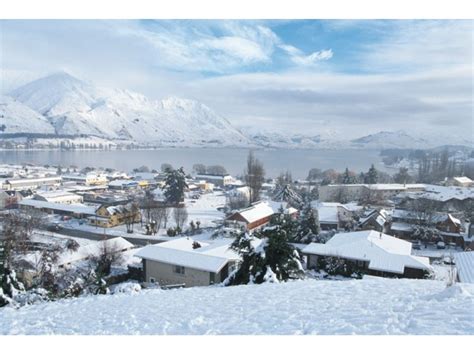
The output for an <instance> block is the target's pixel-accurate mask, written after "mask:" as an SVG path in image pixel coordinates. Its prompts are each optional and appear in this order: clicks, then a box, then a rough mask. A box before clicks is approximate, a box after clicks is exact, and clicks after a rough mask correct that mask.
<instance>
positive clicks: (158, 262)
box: [135, 237, 240, 287]
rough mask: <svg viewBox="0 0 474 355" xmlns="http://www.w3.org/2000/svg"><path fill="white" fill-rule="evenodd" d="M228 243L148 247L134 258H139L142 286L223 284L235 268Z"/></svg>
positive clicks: (174, 242)
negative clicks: (157, 284)
mask: <svg viewBox="0 0 474 355" xmlns="http://www.w3.org/2000/svg"><path fill="white" fill-rule="evenodd" d="M231 243H232V240H228V239H225V240H219V241H216V242H213V243H208V242H203V241H196V240H193V239H192V238H189V237H186V238H178V239H175V240H172V241H169V242H164V243H159V244H154V245H148V246H146V247H144V248H142V249H141V250H140V251H138V252H137V253H136V254H135V256H137V257H140V258H142V261H143V276H144V280H145V282H150V283H155V282H157V283H159V284H160V285H163V286H172V285H173V286H177V285H180V286H184V287H193V286H209V285H212V284H218V283H221V282H222V281H224V280H225V279H226V278H227V277H228V275H229V274H230V273H231V272H232V271H233V270H234V269H235V268H236V267H237V265H238V263H239V261H240V256H239V255H238V254H237V253H236V252H235V251H234V250H232V249H230V245H231Z"/></svg>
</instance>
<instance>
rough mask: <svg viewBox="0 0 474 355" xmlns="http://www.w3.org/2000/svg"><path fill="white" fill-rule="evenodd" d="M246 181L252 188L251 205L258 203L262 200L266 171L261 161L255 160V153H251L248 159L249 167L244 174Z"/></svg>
mask: <svg viewBox="0 0 474 355" xmlns="http://www.w3.org/2000/svg"><path fill="white" fill-rule="evenodd" d="M244 179H245V183H246V184H247V186H248V187H249V188H250V203H253V202H255V201H258V200H259V199H260V191H261V190H262V184H263V182H264V181H265V169H264V168H263V164H262V163H261V162H260V160H258V159H257V158H255V156H254V154H253V151H250V152H249V155H248V157H247V167H246V169H245V172H244Z"/></svg>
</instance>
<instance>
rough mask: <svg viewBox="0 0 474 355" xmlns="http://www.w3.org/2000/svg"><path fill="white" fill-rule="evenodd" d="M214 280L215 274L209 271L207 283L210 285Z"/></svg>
mask: <svg viewBox="0 0 474 355" xmlns="http://www.w3.org/2000/svg"><path fill="white" fill-rule="evenodd" d="M215 282H216V274H215V273H214V272H211V273H209V283H210V284H211V285H212V284H214V283H215Z"/></svg>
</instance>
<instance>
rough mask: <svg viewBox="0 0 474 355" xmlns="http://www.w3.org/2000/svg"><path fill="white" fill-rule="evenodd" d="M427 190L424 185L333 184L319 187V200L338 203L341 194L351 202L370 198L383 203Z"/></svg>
mask: <svg viewBox="0 0 474 355" xmlns="http://www.w3.org/2000/svg"><path fill="white" fill-rule="evenodd" d="M424 190H425V185H424V184H331V185H323V186H320V187H319V200H320V201H322V202H331V201H336V199H337V196H338V195H340V194H341V192H342V193H343V194H344V195H345V197H346V198H347V199H348V200H349V201H356V200H360V199H363V198H369V197H370V199H372V200H374V201H382V200H386V199H389V198H392V197H394V196H396V195H397V194H399V193H402V192H420V191H424Z"/></svg>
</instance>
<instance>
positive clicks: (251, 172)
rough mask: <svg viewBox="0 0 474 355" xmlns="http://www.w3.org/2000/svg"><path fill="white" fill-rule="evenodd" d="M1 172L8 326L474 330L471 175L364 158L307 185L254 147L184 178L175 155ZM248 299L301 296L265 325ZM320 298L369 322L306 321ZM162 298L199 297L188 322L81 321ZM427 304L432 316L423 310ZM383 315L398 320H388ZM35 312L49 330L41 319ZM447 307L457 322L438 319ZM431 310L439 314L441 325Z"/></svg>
mask: <svg viewBox="0 0 474 355" xmlns="http://www.w3.org/2000/svg"><path fill="white" fill-rule="evenodd" d="M0 176H1V178H0V188H1V190H0V208H1V210H0V216H1V217H0V218H1V220H2V249H0V256H1V257H2V260H3V265H4V267H3V269H2V273H3V278H2V280H3V281H2V282H3V283H2V288H1V289H0V290H1V294H0V296H1V297H0V300H1V305H2V306H4V307H3V308H2V309H1V310H0V314H1V316H2V317H1V318H0V332H1V333H3V334H22V333H34V334H42V333H55V334H108V333H117V334H130V333H140V334H204V333H209V332H210V333H215V334H250V333H256V334H274V333H275V334H285V333H292V334H352V333H360V334H432V333H437V334H438V333H439V334H469V333H470V332H472V330H473V328H472V324H473V322H472V320H473V319H472V314H471V313H469V312H467V313H466V312H465V310H466V309H469V308H471V307H472V305H473V301H474V298H473V295H474V272H473V270H474V252H473V251H472V250H473V249H474V223H472V222H473V218H474V217H473V212H474V182H473V181H472V180H471V179H470V178H469V177H467V176H454V177H447V178H445V179H443V180H442V181H439V182H438V183H436V184H435V183H431V184H427V183H421V182H417V181H416V177H413V176H410V175H409V174H408V173H407V171H406V170H404V169H403V168H401V169H400V171H399V172H398V173H397V174H396V175H395V176H393V177H390V180H391V181H392V182H386V181H387V177H386V176H384V175H383V174H382V173H381V172H378V171H377V170H376V169H375V168H374V167H373V166H372V167H371V168H370V169H369V170H368V171H367V172H360V173H359V174H358V175H357V174H356V173H354V172H352V171H350V170H349V169H346V170H345V171H343V172H336V171H334V170H328V171H321V170H319V169H315V168H313V169H310V170H309V173H308V177H307V179H305V180H298V179H293V178H292V176H291V172H289V171H283V172H282V173H281V174H280V175H279V176H276V177H269V176H266V175H265V169H264V162H262V161H260V160H259V159H257V158H256V157H255V156H254V153H253V151H249V155H248V158H247V162H243V166H242V174H241V176H231V175H229V174H227V172H226V169H225V167H224V166H220V165H218V166H205V165H203V164H199V163H196V164H195V165H194V168H193V170H192V171H190V172H186V171H184V170H183V169H182V168H174V167H173V166H172V164H169V163H163V164H162V165H161V166H160V167H156V168H154V167H147V166H141V167H137V168H136V169H134V170H133V171H117V170H114V169H104V170H99V169H94V168H91V167H85V168H81V167H76V166H69V167H62V166H49V165H48V166H39V165H31V164H27V165H9V164H3V165H0ZM382 177H383V179H384V181H385V182H384V183H379V180H381V179H382ZM254 293H258V294H260V293H262V294H265V293H266V294H267V295H268V296H267V297H265V298H266V299H268V300H271V305H270V304H266V303H265V302H263V303H262V302H260V304H259V305H258V307H263V309H265V308H266V307H270V306H273V304H274V302H284V299H288V298H291V299H293V300H295V299H298V301H297V302H296V301H295V303H294V304H293V303H292V304H291V305H288V307H289V308H288V309H287V310H285V307H286V306H285V307H283V309H282V310H281V312H280V311H278V312H276V313H275V315H274V317H282V318H285V317H288V314H287V313H288V312H293V313H292V314H293V316H292V317H295V323H290V324H288V325H287V326H285V327H284V328H278V329H273V328H272V325H271V324H269V323H268V322H266V321H265V320H262V321H255V323H252V322H253V321H252V320H251V319H248V318H245V319H244V318H242V317H246V315H245V312H244V313H242V314H239V315H237V314H233V313H232V309H233V308H234V307H236V305H235V304H233V302H235V301H237V300H239V302H242V297H243V298H244V299H251V298H253V296H252V295H253V294H254ZM315 293H317V294H318V295H319V297H321V301H323V300H324V302H329V304H331V303H333V302H341V299H340V296H339V295H342V294H346V295H347V296H348V297H355V298H356V300H355V301H354V302H358V301H357V297H360V298H361V299H360V302H362V301H363V300H364V301H368V302H370V303H372V302H376V299H377V300H378V302H381V303H374V304H373V313H370V312H369V313H367V314H366V315H365V316H364V317H365V318H364V319H363V322H364V324H366V325H363V324H361V323H359V322H360V321H362V320H356V319H357V317H362V315H361V314H359V315H358V316H357V313H358V311H356V310H355V309H357V308H358V307H354V309H352V310H351V311H350V313H351V314H352V313H354V314H353V316H354V317H355V318H356V319H354V320H353V321H345V323H343V324H340V325H338V326H335V327H334V328H327V327H326V326H324V327H322V325H321V322H316V321H315V322H312V321H311V318H309V319H306V318H305V317H304V316H303V313H304V312H306V311H307V309H308V307H309V309H313V307H315V308H319V307H320V304H319V302H321V301H319V298H317V299H314V294H315ZM277 295H278V297H280V298H281V301H277V300H276V298H275V297H276V296H277ZM323 295H325V296H324V297H323ZM357 295H359V296H357ZM215 297H217V298H221V297H224V298H226V299H229V300H230V301H229V302H228V303H227V302H226V303H224V304H222V305H220V306H218V307H216V304H215V303H214V301H212V302H211V303H209V305H207V304H206V303H202V302H201V301H199V300H201V299H209V298H210V299H214V298H215ZM399 297H408V299H407V301H406V302H407V304H405V305H404V306H403V307H399V308H398V309H397V306H396V305H395V303H394V304H391V302H395V300H399V299H400V298H399ZM169 298H172V299H178V300H179V299H182V304H181V307H184V309H187V307H186V306H185V305H186V304H187V302H199V303H200V304H201V305H200V308H199V309H200V310H199V311H196V312H197V313H196V314H194V313H193V312H191V313H188V314H187V315H186V317H188V318H189V319H188V321H187V322H185V323H186V325H183V324H182V322H180V323H179V324H181V325H178V324H174V323H173V320H172V319H170V317H171V316H172V315H171V314H172V313H173V314H175V312H177V310H174V309H173V308H171V309H170V308H167V309H166V310H164V309H159V308H158V309H157V308H156V307H154V312H159V313H160V318H161V317H162V319H163V322H164V323H163V324H162V323H160V322H158V323H154V324H153V326H151V327H150V325H149V324H148V323H147V322H146V320H145V319H143V322H138V323H136V324H134V325H128V326H127V327H123V328H115V329H110V328H100V326H98V325H97V324H102V322H97V319H96V318H95V317H91V318H90V319H88V317H89V316H88V312H96V309H97V308H101V309H102V308H103V312H102V311H101V315H100V317H109V316H110V312H116V311H117V309H115V310H114V309H113V308H110V309H109V307H124V308H127V309H130V308H132V309H134V310H133V311H131V312H132V313H130V314H128V313H124V314H122V315H121V316H120V317H119V318H116V320H119V319H123V321H121V322H125V319H128V317H130V316H134V317H143V316H144V314H145V313H146V314H148V312H149V307H148V306H146V305H149V304H150V302H157V303H159V304H168V305H169V303H168V301H167V299H169ZM232 299H234V300H235V301H232ZM305 300H306V301H305ZM372 300H373V301H372ZM91 301H92V303H91ZM84 302H87V303H86V304H90V305H91V308H90V310H88V309H89V308H88V306H86V304H85V303H84ZM403 302H405V301H403ZM138 304H140V307H139V308H135V307H138ZM133 305H137V306H133ZM428 305H429V307H430V309H432V310H433V314H430V315H429V316H427V318H426V319H425V317H424V316H423V314H422V313H423V312H422V309H425V307H428ZM65 307H66V308H67V309H68V310H67V311H65ZM75 307H80V308H81V309H82V312H81V313H82V314H83V316H82V317H81V318H76V315H77V312H76V311H73V309H74V308H75ZM300 307H302V308H300ZM420 307H423V308H420ZM208 308H209V309H208ZM408 308H410V309H412V308H415V310H419V312H421V313H420V315H418V316H417V315H416V314H417V313H416V312H418V311H415V312H409V314H408V313H406V312H407V309H408ZM389 309H390V312H394V313H395V314H396V316H397V321H394V320H393V321H390V322H389V321H388V320H387V319H385V318H383V317H384V316H383V314H384V313H385V312H388V311H389ZM45 312H47V313H48V314H49V315H50V317H52V319H53V320H52V321H51V324H50V325H49V326H46V327H36V326H35V324H36V321H35V319H36V317H40V318H41V314H44V313H45ZM143 312H145V313H143ZM170 312H171V313H170ZM229 312H230V313H229ZM298 312H303V313H301V315H300V316H299V315H298ZM340 312H341V313H332V312H331V313H330V315H329V314H328V315H326V316H327V317H329V316H331V317H332V319H333V320H334V322H337V319H339V317H344V316H347V314H346V313H344V312H342V311H340ZM446 312H448V313H449V314H450V317H451V319H452V317H455V320H452V321H451V322H449V323H446V322H445V320H444V316H445V313H446ZM178 313H179V312H178ZM310 313H311V314H313V313H312V312H310ZM68 314H71V317H72V318H71V317H69V316H68ZM183 316H184V315H180V316H178V317H177V318H179V319H181V320H182V319H183ZM313 316H315V315H314V314H313ZM114 317H115V316H114ZM193 317H195V318H193ZM320 317H321V314H318V315H317V318H320ZM381 317H382V318H381ZM433 317H435V318H436V317H439V318H437V321H436V323H437V324H436V326H434V325H433V324H432V322H433ZM224 318H225V319H226V321H222V319H224ZM401 319H403V320H401ZM415 319H416V321H415ZM13 320H14V321H13ZM165 320H166V321H165ZM244 320H245V322H246V323H245V322H244ZM39 321H40V320H39V319H38V322H39ZM121 322H119V323H121ZM196 322H197V323H196ZM243 322H244V323H243ZM341 322H342V319H341ZM384 322H385V323H384ZM387 322H389V323H390V324H389V323H387ZM414 322H415V323H414ZM377 323H380V324H379V325H376V324H377ZM92 324H94V326H93V325H92ZM243 324H245V325H243ZM367 324H370V327H369V326H367Z"/></svg>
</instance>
